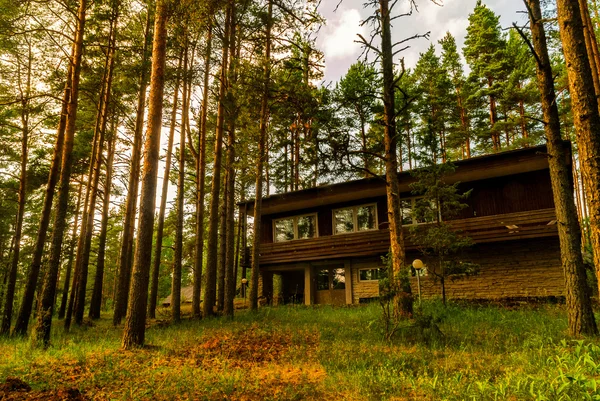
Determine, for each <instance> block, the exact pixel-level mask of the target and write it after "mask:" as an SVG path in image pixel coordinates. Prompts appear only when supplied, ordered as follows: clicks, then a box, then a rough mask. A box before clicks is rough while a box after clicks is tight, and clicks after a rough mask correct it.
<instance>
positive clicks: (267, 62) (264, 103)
mask: <svg viewBox="0 0 600 401" xmlns="http://www.w3.org/2000/svg"><path fill="white" fill-rule="evenodd" d="M268 2H269V11H268V14H267V26H266V28H265V56H264V59H263V65H264V77H263V79H264V81H263V92H262V99H261V103H260V134H259V138H258V157H257V159H256V185H255V188H256V193H255V197H254V236H253V239H252V272H251V276H250V309H251V310H257V309H258V277H259V275H260V233H261V219H262V192H263V162H264V157H265V154H266V143H267V124H268V118H269V94H270V89H271V27H272V25H273V0H268ZM291 182H293V181H290V188H292V184H291Z"/></svg>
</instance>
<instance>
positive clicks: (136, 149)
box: [113, 8, 152, 326]
mask: <svg viewBox="0 0 600 401" xmlns="http://www.w3.org/2000/svg"><path fill="white" fill-rule="evenodd" d="M147 12H148V14H147V16H146V30H145V33H144V49H143V55H142V57H143V58H142V72H141V74H140V85H139V86H140V91H139V96H138V104H137V109H136V118H135V131H134V135H133V148H132V151H131V170H130V173H129V182H128V186H127V200H126V201H125V219H124V221H123V238H122V240H121V251H120V256H119V267H120V268H119V277H118V281H117V285H116V293H115V310H114V314H113V324H114V325H115V326H116V325H118V324H120V323H121V319H123V317H125V314H126V313H127V302H128V300H129V285H130V283H131V262H132V254H133V234H134V229H135V216H136V208H137V196H138V187H139V183H140V159H141V153H142V146H141V144H142V134H143V130H144V112H145V110H146V88H147V87H148V70H149V68H148V64H149V59H150V52H148V48H149V47H150V43H149V42H150V38H151V27H152V10H151V9H150V8H149V9H148V11H147Z"/></svg>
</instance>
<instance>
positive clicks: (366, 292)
mask: <svg viewBox="0 0 600 401" xmlns="http://www.w3.org/2000/svg"><path fill="white" fill-rule="evenodd" d="M382 266H383V264H382V262H381V259H380V258H366V259H358V260H353V261H352V302H353V303H355V304H357V303H359V300H360V299H361V298H365V299H366V298H376V297H378V296H379V281H374V280H369V281H360V280H359V276H358V272H359V270H360V269H364V268H367V269H368V268H378V267H382Z"/></svg>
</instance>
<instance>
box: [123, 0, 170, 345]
mask: <svg viewBox="0 0 600 401" xmlns="http://www.w3.org/2000/svg"><path fill="white" fill-rule="evenodd" d="M167 9H168V8H167V4H166V1H165V0H157V2H156V21H155V23H154V40H153V48H152V75H151V79H150V107H149V110H148V128H147V130H146V143H145V144H144V155H145V158H144V169H143V171H142V192H141V198H140V218H139V234H138V237H137V242H136V247H135V259H134V263H133V277H132V279H133V280H132V282H131V296H130V298H129V304H128V308H127V316H126V319H125V329H124V330H123V341H122V346H123V348H124V349H130V348H133V347H140V346H142V345H144V339H145V334H146V307H147V304H148V281H149V276H150V261H151V259H152V232H153V229H154V207H155V198H156V181H157V172H158V153H159V149H160V131H161V128H162V108H163V105H162V101H163V91H164V77H165V60H166V50H167V19H168V15H167Z"/></svg>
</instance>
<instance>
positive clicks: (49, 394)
mask: <svg viewBox="0 0 600 401" xmlns="http://www.w3.org/2000/svg"><path fill="white" fill-rule="evenodd" d="M0 400H1V401H17V400H39V401H42V400H43V401H86V400H88V398H87V397H86V396H85V395H83V394H81V392H79V390H77V389H75V388H65V389H58V390H46V391H38V390H32V389H31V386H29V384H27V383H25V382H24V381H23V380H21V379H19V378H17V377H7V378H6V381H5V382H4V383H2V384H0Z"/></svg>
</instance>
